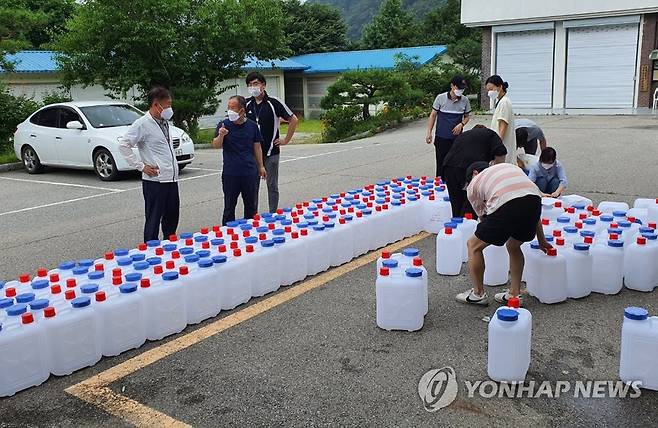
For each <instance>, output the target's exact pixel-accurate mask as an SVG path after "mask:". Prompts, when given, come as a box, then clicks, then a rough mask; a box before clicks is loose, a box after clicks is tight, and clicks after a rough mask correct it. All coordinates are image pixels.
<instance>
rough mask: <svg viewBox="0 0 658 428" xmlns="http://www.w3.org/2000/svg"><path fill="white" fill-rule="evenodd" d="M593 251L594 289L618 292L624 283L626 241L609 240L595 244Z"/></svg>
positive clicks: (599, 291)
mask: <svg viewBox="0 0 658 428" xmlns="http://www.w3.org/2000/svg"><path fill="white" fill-rule="evenodd" d="M591 253H592V260H593V262H592V272H593V277H592V291H594V292H596V293H602V294H617V293H619V292H620V291H621V289H622V287H623V285H624V243H623V242H622V241H618V240H617V241H614V240H609V241H608V243H607V245H595V246H594V248H592V250H591Z"/></svg>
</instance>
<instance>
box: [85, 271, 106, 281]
mask: <svg viewBox="0 0 658 428" xmlns="http://www.w3.org/2000/svg"><path fill="white" fill-rule="evenodd" d="M87 278H89V279H90V280H91V281H98V280H99V279H103V278H105V272H103V271H94V272H89V273H88V274H87Z"/></svg>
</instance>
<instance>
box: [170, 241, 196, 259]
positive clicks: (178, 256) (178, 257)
mask: <svg viewBox="0 0 658 428" xmlns="http://www.w3.org/2000/svg"><path fill="white" fill-rule="evenodd" d="M190 245H192V244H190ZM171 258H172V259H180V253H179V252H178V251H172V252H171Z"/></svg>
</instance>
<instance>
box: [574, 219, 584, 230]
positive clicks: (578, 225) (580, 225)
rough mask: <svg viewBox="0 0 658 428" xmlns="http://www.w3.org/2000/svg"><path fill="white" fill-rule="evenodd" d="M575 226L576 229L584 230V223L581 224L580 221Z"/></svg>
mask: <svg viewBox="0 0 658 428" xmlns="http://www.w3.org/2000/svg"><path fill="white" fill-rule="evenodd" d="M573 225H574V226H575V227H576V229H582V228H583V223H582V222H580V221H577V222H575V223H574V224H573Z"/></svg>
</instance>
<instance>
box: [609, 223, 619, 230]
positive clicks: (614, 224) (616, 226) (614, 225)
mask: <svg viewBox="0 0 658 428" xmlns="http://www.w3.org/2000/svg"><path fill="white" fill-rule="evenodd" d="M610 227H611V228H613V229H616V228H618V227H619V225H618V224H617V223H615V222H612V223H610Z"/></svg>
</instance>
